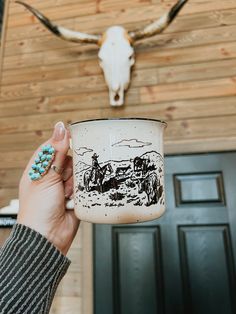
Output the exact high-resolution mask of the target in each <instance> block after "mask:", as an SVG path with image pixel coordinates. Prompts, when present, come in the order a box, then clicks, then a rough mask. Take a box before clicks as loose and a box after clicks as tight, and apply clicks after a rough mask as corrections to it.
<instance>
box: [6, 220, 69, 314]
mask: <svg viewBox="0 0 236 314" xmlns="http://www.w3.org/2000/svg"><path fill="white" fill-rule="evenodd" d="M69 265H70V261H69V259H68V258H66V257H65V256H64V255H62V254H61V253H60V251H59V250H57V249H56V248H55V247H54V246H53V244H51V243H50V242H49V241H48V240H47V239H46V238H44V237H43V236H42V235H41V234H39V233H37V232H36V231H34V230H32V229H30V228H28V227H26V226H24V225H20V224H16V225H15V226H14V227H13V229H12V232H11V234H10V237H9V238H8V239H7V241H6V242H5V244H4V246H3V247H2V248H1V251H0V313H1V314H34V313H36V314H47V313H49V310H50V307H51V303H52V299H53V297H54V294H55V292H56V288H57V286H58V284H59V282H60V280H61V279H62V277H63V276H64V274H65V273H66V271H67V269H68V267H69Z"/></svg>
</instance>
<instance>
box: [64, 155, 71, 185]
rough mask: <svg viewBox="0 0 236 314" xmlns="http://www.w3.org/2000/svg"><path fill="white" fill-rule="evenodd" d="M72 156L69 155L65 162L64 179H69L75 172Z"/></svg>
mask: <svg viewBox="0 0 236 314" xmlns="http://www.w3.org/2000/svg"><path fill="white" fill-rule="evenodd" d="M72 164H73V162H72V157H71V156H67V157H66V159H65V162H64V171H63V173H62V179H63V181H67V180H68V179H69V178H70V177H71V176H72V174H73V166H72Z"/></svg>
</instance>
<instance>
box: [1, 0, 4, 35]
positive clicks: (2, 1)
mask: <svg viewBox="0 0 236 314" xmlns="http://www.w3.org/2000/svg"><path fill="white" fill-rule="evenodd" d="M3 8H4V0H0V35H1V32H2V20H3ZM0 40H1V38H0Z"/></svg>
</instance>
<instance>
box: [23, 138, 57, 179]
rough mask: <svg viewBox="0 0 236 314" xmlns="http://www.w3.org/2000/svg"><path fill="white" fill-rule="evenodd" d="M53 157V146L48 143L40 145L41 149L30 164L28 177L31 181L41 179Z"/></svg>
mask: <svg viewBox="0 0 236 314" xmlns="http://www.w3.org/2000/svg"><path fill="white" fill-rule="evenodd" d="M54 157H55V148H53V147H52V145H50V144H48V145H45V146H42V148H41V151H40V152H39V153H38V156H37V157H36V158H35V160H34V164H33V165H32V166H31V170H30V172H29V177H30V179H31V180H32V181H36V180H39V179H41V178H42V177H43V176H44V175H45V174H46V173H47V172H48V170H49V168H50V166H51V164H52V161H53V159H54Z"/></svg>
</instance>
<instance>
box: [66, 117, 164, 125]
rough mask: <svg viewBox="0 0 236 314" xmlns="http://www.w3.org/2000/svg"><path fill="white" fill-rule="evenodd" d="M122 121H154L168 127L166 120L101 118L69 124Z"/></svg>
mask: <svg viewBox="0 0 236 314" xmlns="http://www.w3.org/2000/svg"><path fill="white" fill-rule="evenodd" d="M109 120H110V121H120V120H139V121H154V122H159V123H162V124H164V125H165V126H167V122H166V121H164V120H158V119H152V118H100V119H88V120H82V121H75V122H72V123H70V124H69V126H72V125H76V124H80V123H84V122H93V121H109Z"/></svg>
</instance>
